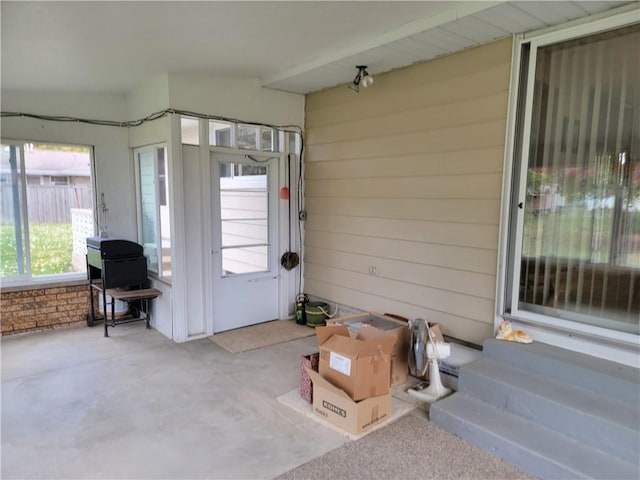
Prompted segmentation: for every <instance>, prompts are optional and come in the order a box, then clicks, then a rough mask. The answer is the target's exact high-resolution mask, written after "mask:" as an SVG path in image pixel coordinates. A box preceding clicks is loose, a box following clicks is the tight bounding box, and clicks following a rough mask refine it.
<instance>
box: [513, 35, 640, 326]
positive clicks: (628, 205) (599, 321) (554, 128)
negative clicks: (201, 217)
mask: <svg viewBox="0 0 640 480" xmlns="http://www.w3.org/2000/svg"><path fill="white" fill-rule="evenodd" d="M638 45H640V25H637V24H636V25H631V26H624V27H620V28H617V29H614V30H607V31H603V32H599V33H596V34H591V35H588V36H582V37H580V38H576V39H570V40H569V39H568V40H565V41H555V42H554V43H544V42H542V41H541V42H536V41H532V42H531V43H529V44H527V43H525V44H524V45H523V63H522V68H523V70H524V72H525V74H524V75H523V76H522V85H521V87H522V88H521V89H520V91H521V92H522V99H521V100H522V101H521V105H522V108H521V110H520V114H519V119H520V120H519V128H520V132H521V133H520V137H519V138H518V141H519V144H520V147H519V150H520V151H519V153H518V154H519V159H520V161H519V162H518V168H516V172H517V174H518V177H517V179H516V181H515V182H514V184H515V188H516V190H515V196H514V198H517V202H514V203H515V204H517V205H518V206H517V207H516V209H515V210H514V212H515V213H514V215H513V223H512V224H513V225H517V228H513V229H512V237H511V249H512V256H511V261H512V267H513V268H512V271H514V272H515V274H514V275H513V278H512V285H513V289H512V294H511V296H510V298H509V300H508V302H507V303H508V307H509V309H510V310H511V313H515V312H518V313H520V314H522V313H523V312H524V313H525V315H526V313H527V312H529V313H533V314H538V315H545V316H547V317H554V318H561V319H568V320H572V321H577V322H581V323H584V324H590V325H595V326H599V327H604V328H608V329H612V330H618V331H622V332H627V333H634V334H638V333H639V332H640V330H639V322H640V148H639V147H640V91H639V86H640V68H639V65H640V62H638V54H639V49H638Z"/></svg>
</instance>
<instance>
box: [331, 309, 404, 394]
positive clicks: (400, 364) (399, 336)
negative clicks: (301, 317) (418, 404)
mask: <svg viewBox="0 0 640 480" xmlns="http://www.w3.org/2000/svg"><path fill="white" fill-rule="evenodd" d="M327 325H344V326H346V327H348V328H349V333H350V334H351V336H353V337H356V336H357V335H358V333H359V332H360V329H361V328H369V327H373V328H377V329H378V330H384V331H389V332H392V333H393V334H394V335H395V337H396V343H395V345H394V347H393V351H392V352H391V380H390V381H391V386H392V387H396V386H398V385H402V384H404V383H406V382H407V380H408V373H409V365H408V363H407V359H408V356H409V328H408V325H407V322H405V321H402V320H397V319H395V318H392V317H389V316H387V315H381V314H379V313H374V312H365V313H359V314H356V315H350V316H346V317H339V318H334V319H331V320H327Z"/></svg>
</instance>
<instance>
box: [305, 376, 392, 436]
mask: <svg viewBox="0 0 640 480" xmlns="http://www.w3.org/2000/svg"><path fill="white" fill-rule="evenodd" d="M307 374H308V375H309V377H311V381H312V382H313V411H314V412H315V414H316V415H319V416H320V417H322V418H324V419H325V420H327V421H328V422H331V423H332V424H334V425H336V426H337V427H339V428H341V429H342V430H345V431H347V432H349V433H353V434H355V435H357V434H359V433H362V432H364V431H366V430H368V429H370V428H371V427H373V426H374V425H377V424H378V423H380V422H383V421H384V420H387V419H388V418H390V417H391V393H390V392H389V393H386V394H384V395H380V396H377V397H371V398H366V399H364V400H360V401H359V402H356V401H354V400H352V399H351V397H350V396H349V395H347V394H346V393H345V392H344V391H342V390H340V389H339V388H336V387H335V386H333V385H331V383H329V382H328V381H327V380H325V379H324V378H322V377H321V376H320V374H318V373H316V372H314V371H313V370H310V369H307Z"/></svg>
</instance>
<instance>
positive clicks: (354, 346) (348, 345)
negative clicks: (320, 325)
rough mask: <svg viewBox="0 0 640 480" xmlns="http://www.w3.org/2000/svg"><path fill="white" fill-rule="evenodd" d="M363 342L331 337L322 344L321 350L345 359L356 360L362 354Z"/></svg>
mask: <svg viewBox="0 0 640 480" xmlns="http://www.w3.org/2000/svg"><path fill="white" fill-rule="evenodd" d="M363 344H364V342H363V341H362V340H358V339H355V338H351V337H349V336H346V337H343V336H342V335H332V336H331V338H329V340H327V341H326V342H324V343H323V344H322V349H326V350H331V351H332V352H335V353H339V354H340V355H343V356H345V357H349V358H357V357H359V356H360V355H361V354H362V353H361V352H362V346H363Z"/></svg>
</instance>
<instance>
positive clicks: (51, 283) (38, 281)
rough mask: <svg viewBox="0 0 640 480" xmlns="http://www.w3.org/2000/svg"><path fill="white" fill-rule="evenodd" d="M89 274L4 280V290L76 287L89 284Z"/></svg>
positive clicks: (18, 290)
mask: <svg viewBox="0 0 640 480" xmlns="http://www.w3.org/2000/svg"><path fill="white" fill-rule="evenodd" d="M87 284H88V280H87V275H86V274H85V273H82V274H73V275H69V276H66V277H64V278H61V277H60V276H55V277H51V276H50V277H46V278H30V279H24V278H21V279H16V280H7V279H3V280H2V288H1V289H2V291H3V292H7V293H8V292H23V291H26V290H38V289H43V288H57V287H74V286H78V285H87Z"/></svg>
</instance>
